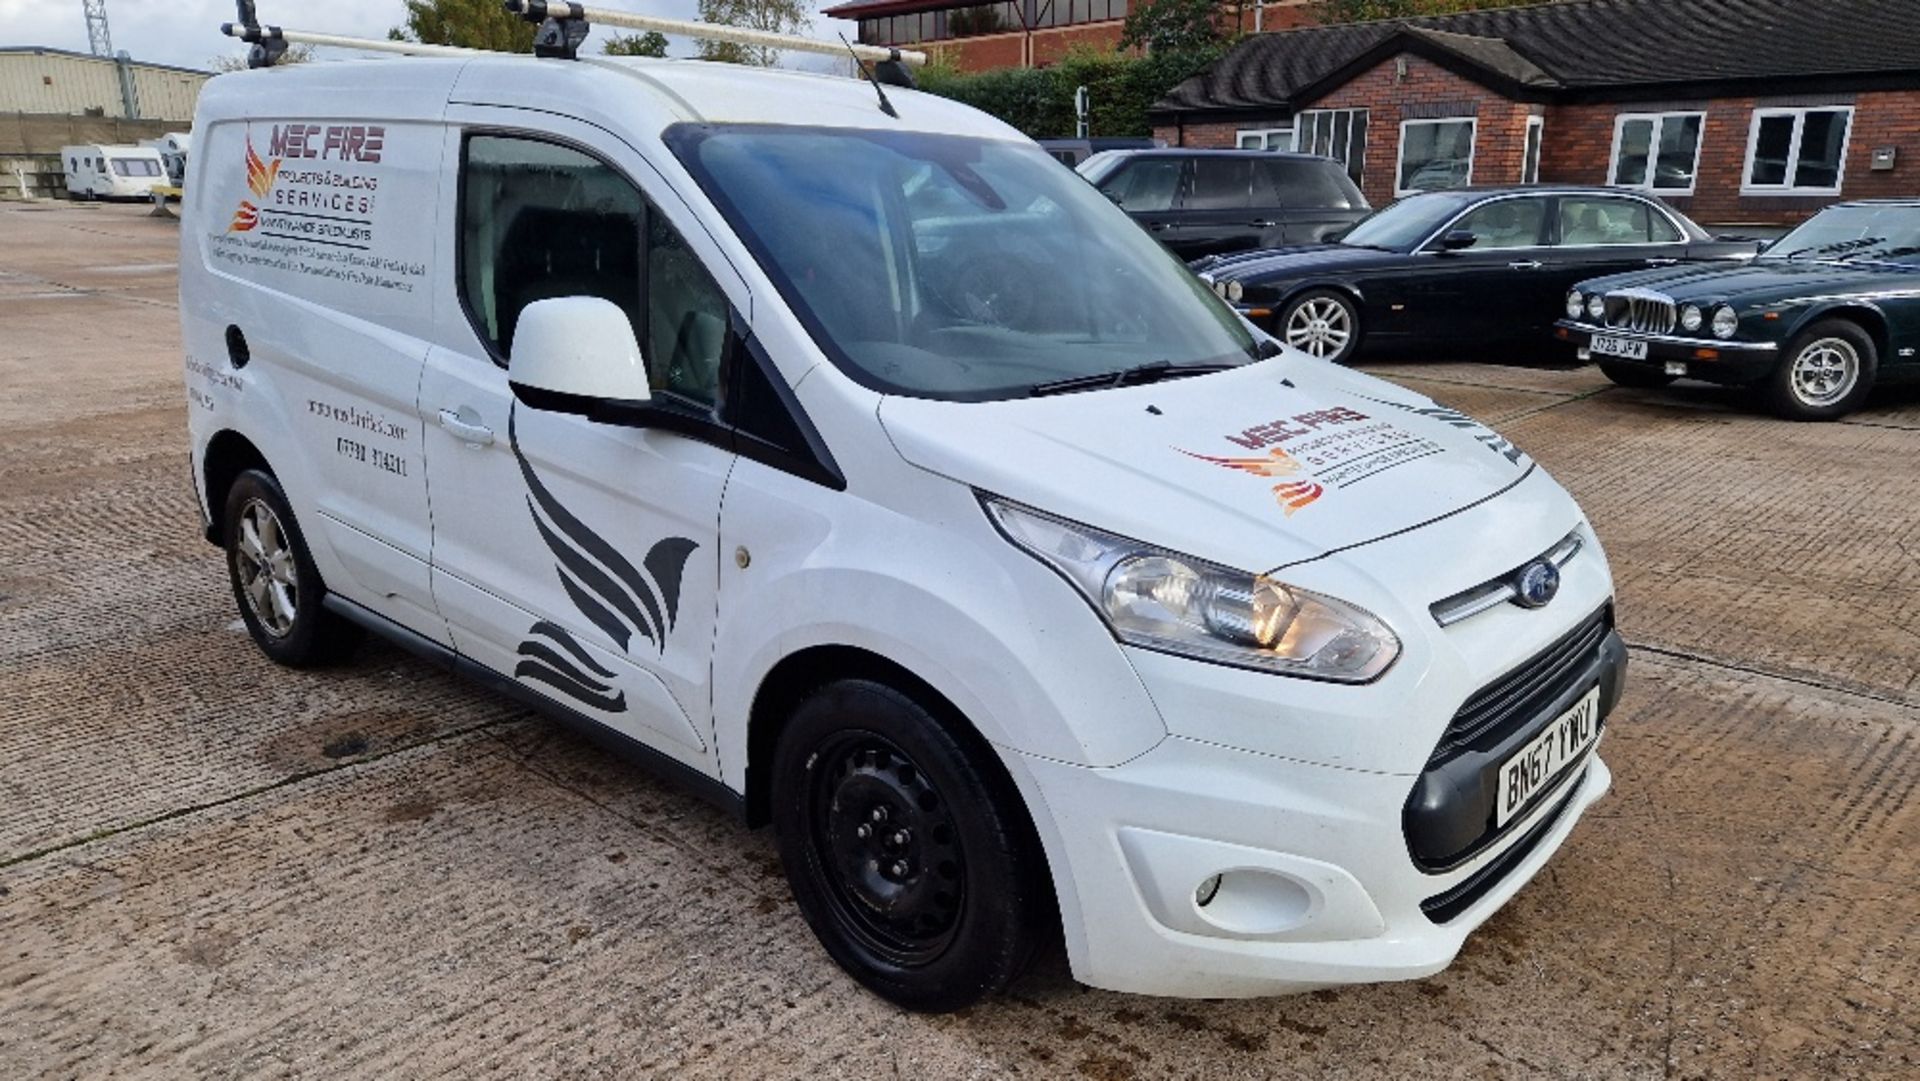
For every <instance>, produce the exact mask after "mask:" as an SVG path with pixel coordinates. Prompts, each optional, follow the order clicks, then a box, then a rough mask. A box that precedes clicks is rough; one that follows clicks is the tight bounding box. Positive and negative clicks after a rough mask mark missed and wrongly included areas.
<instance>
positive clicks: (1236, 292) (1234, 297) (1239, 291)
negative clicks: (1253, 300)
mask: <svg viewBox="0 0 1920 1081" xmlns="http://www.w3.org/2000/svg"><path fill="white" fill-rule="evenodd" d="M1246 295H1247V290H1246V287H1245V286H1243V285H1241V284H1240V283H1239V282H1237V281H1233V282H1228V283H1227V299H1228V300H1229V301H1231V302H1232V303H1235V304H1238V303H1240V298H1241V297H1243V296H1246Z"/></svg>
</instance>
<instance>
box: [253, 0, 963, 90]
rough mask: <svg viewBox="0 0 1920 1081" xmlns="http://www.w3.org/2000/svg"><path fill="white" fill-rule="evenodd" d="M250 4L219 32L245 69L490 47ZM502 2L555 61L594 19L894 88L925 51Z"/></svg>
mask: <svg viewBox="0 0 1920 1081" xmlns="http://www.w3.org/2000/svg"><path fill="white" fill-rule="evenodd" d="M254 3H255V0H234V9H235V15H236V21H234V22H230V23H221V24H220V32H221V33H223V34H225V35H227V36H228V37H230V38H236V39H238V40H240V41H244V42H248V43H250V44H251V45H252V46H253V47H252V48H251V49H249V50H248V51H247V66H248V67H250V68H269V67H272V66H273V65H274V64H276V63H277V62H279V60H280V58H281V57H282V56H284V55H286V51H287V46H288V45H289V44H302V45H330V46H335V47H338V48H343V49H360V50H363V51H366V52H381V53H401V54H404V55H407V56H477V55H480V54H482V53H486V52H490V51H491V50H487V49H466V48H461V47H460V46H457V45H430V44H426V43H424V42H417V41H389V40H384V39H379V38H355V37H343V36H341V35H339V34H321V33H315V32H313V31H309V30H288V29H285V28H283V27H279V26H263V25H261V23H260V19H259V15H258V13H257V12H256V10H255V7H254ZM503 6H504V7H505V8H506V10H507V11H508V12H510V13H511V14H514V15H518V16H519V17H520V18H522V19H525V20H526V21H527V22H530V23H533V24H535V25H536V26H538V27H539V29H538V30H537V31H535V33H534V38H533V53H534V55H535V56H543V57H552V58H556V59H565V60H572V59H575V58H576V57H577V56H578V54H579V49H580V44H581V42H583V41H585V40H586V37H587V31H588V30H589V29H590V28H591V26H592V24H593V23H601V24H604V25H606V26H618V27H621V28H623V29H628V30H657V31H659V32H660V33H663V34H678V35H680V36H682V37H690V38H695V39H698V40H703V41H727V42H733V43H734V44H737V45H758V46H762V47H765V48H771V49H791V50H793V51H795V52H810V53H825V54H828V55H833V56H838V55H842V54H845V53H852V54H853V57H854V59H855V60H856V61H860V62H862V64H864V62H865V61H873V62H874V69H873V71H872V72H871V74H870V76H868V77H871V78H874V79H877V80H878V81H879V82H883V83H887V84H889V85H892V86H905V87H912V86H913V74H912V71H911V70H910V69H912V68H916V67H920V66H922V65H924V64H925V63H926V62H927V54H926V53H924V52H920V51H917V50H914V49H896V48H892V47H888V46H880V45H864V44H851V43H847V42H845V41H844V39H843V40H842V41H823V40H821V39H819V38H805V37H800V36H798V35H794V34H775V33H771V32H769V31H766V30H751V29H748V28H746V27H742V26H716V25H715V24H713V23H702V22H693V21H690V20H686V19H664V18H660V17H659V16H655V15H634V14H632V13H629V12H625V11H611V10H608V9H606V8H600V7H594V8H589V7H587V6H585V5H583V4H576V3H572V2H571V0H504V5H503ZM862 74H863V75H867V74H868V73H865V72H863V73H862Z"/></svg>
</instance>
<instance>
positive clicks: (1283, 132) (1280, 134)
mask: <svg viewBox="0 0 1920 1081" xmlns="http://www.w3.org/2000/svg"><path fill="white" fill-rule="evenodd" d="M1293 132H1294V129H1292V128H1241V129H1240V130H1239V131H1236V132H1234V133H1233V145H1234V147H1235V148H1236V149H1239V150H1279V149H1281V147H1280V145H1279V144H1281V143H1285V144H1286V145H1287V146H1289V147H1290V146H1292V145H1293ZM1276 136H1277V138H1276ZM1250 137H1256V138H1258V139H1259V140H1260V145H1259V146H1248V145H1247V139H1248V138H1250Z"/></svg>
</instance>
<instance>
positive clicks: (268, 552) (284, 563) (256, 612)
mask: <svg viewBox="0 0 1920 1081" xmlns="http://www.w3.org/2000/svg"><path fill="white" fill-rule="evenodd" d="M222 522H223V523H224V525H225V531H224V534H223V535H224V536H225V537H226V549H227V576H228V578H229V579H231V581H232V583H233V599H234V601H235V602H236V603H237V604H239V606H240V619H241V622H243V623H245V624H246V627H247V633H248V634H250V635H252V636H253V641H254V643H255V644H256V645H258V646H259V647H260V649H261V651H262V652H264V653H266V655H267V656H268V657H269V658H271V659H273V660H274V661H277V662H278V663H280V664H284V665H288V666H289V667H293V668H309V667H313V666H315V665H321V664H326V663H329V662H332V661H336V660H339V659H341V658H343V657H345V656H346V655H347V654H348V653H350V652H352V650H353V647H354V646H355V645H357V644H358V643H359V641H360V638H361V633H360V629H359V628H358V627H357V626H355V625H354V624H352V623H349V622H347V621H346V620H344V619H341V618H340V617H339V616H336V615H334V614H333V613H332V612H329V611H327V610H326V609H325V608H324V607H322V606H321V599H322V598H323V597H325V595H326V592H327V590H326V586H325V585H324V584H323V583H322V582H321V581H320V572H319V571H317V570H315V569H314V566H313V557H312V556H311V555H310V554H309V553H308V551H307V542H306V539H305V538H304V537H302V536H301V535H300V526H299V523H297V522H295V521H294V518H293V508H292V507H291V506H289V505H288V504H287V496H286V493H285V492H283V491H281V490H280V482H279V481H277V480H275V479H274V477H273V474H271V473H267V472H264V471H262V470H258V469H249V470H247V471H246V472H244V473H242V474H240V476H238V477H237V478H235V479H234V482H233V486H232V487H231V488H228V489H227V503H226V511H225V515H224V516H223V518H222Z"/></svg>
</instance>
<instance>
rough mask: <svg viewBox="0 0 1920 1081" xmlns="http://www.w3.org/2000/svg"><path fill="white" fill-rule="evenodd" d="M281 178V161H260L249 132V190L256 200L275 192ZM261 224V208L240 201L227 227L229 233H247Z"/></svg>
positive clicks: (251, 132) (251, 134)
mask: <svg viewBox="0 0 1920 1081" xmlns="http://www.w3.org/2000/svg"><path fill="white" fill-rule="evenodd" d="M279 176H280V159H279V158H274V159H272V160H271V161H262V160H260V155H259V154H257V153H255V152H254V149H253V131H252V129H248V131H247V190H248V191H250V192H252V193H253V197H254V198H255V199H261V200H264V199H265V198H266V197H267V193H268V192H270V191H272V190H273V182H274V181H275V180H276V179H278V178H279ZM259 224H260V208H259V207H257V206H255V205H254V204H253V203H252V202H251V201H250V200H247V199H242V200H240V206H239V208H238V209H236V210H235V211H234V212H233V221H232V222H231V223H229V224H228V225H227V232H229V233H245V232H248V231H250V230H252V229H253V228H254V227H255V226H257V225H259Z"/></svg>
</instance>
